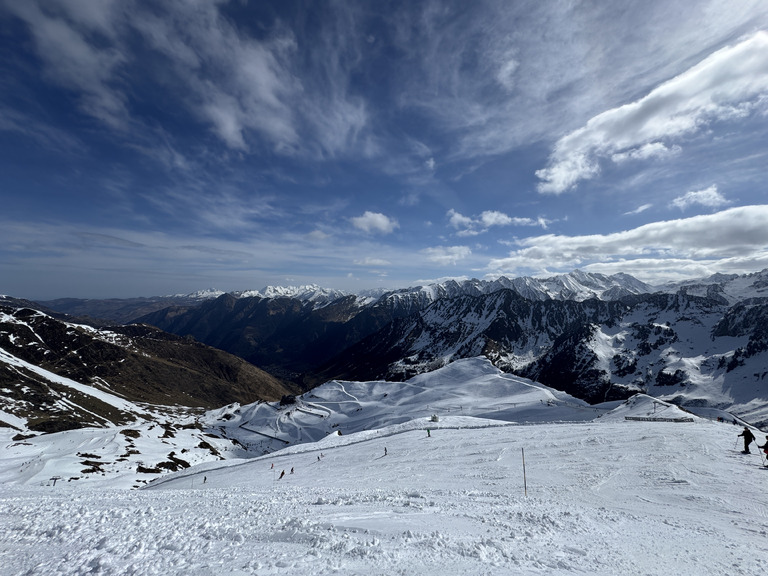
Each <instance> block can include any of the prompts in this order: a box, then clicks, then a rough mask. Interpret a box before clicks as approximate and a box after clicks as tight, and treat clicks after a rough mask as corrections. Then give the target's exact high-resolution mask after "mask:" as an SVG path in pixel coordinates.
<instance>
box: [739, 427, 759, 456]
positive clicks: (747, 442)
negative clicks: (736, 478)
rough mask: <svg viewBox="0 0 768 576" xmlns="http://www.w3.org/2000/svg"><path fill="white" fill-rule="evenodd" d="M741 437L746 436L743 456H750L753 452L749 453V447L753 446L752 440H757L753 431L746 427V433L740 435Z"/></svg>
mask: <svg viewBox="0 0 768 576" xmlns="http://www.w3.org/2000/svg"><path fill="white" fill-rule="evenodd" d="M739 436H744V450H743V451H742V454H750V453H751V452H750V451H749V445H750V444H752V440H754V439H755V435H754V434H752V431H751V430H750V429H749V427H748V426H744V432H742V433H741V434H739Z"/></svg>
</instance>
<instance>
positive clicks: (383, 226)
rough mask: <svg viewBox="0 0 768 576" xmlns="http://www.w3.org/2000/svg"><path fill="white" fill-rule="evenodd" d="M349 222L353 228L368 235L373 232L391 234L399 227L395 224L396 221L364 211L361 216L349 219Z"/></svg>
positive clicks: (376, 213)
mask: <svg viewBox="0 0 768 576" xmlns="http://www.w3.org/2000/svg"><path fill="white" fill-rule="evenodd" d="M350 221H351V222H352V225H353V226H354V227H355V228H357V229H359V230H362V231H363V232H367V233H369V234H372V233H374V232H378V233H381V234H391V233H392V232H393V231H394V230H395V228H398V227H399V226H400V225H399V224H398V223H397V220H394V219H392V218H389V217H388V216H385V215H384V214H381V213H380V212H369V211H366V212H365V214H363V215H362V216H355V217H354V218H350Z"/></svg>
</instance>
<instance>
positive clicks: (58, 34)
mask: <svg viewBox="0 0 768 576" xmlns="http://www.w3.org/2000/svg"><path fill="white" fill-rule="evenodd" d="M0 50H2V55H3V57H2V59H0V201H1V205H2V210H0V292H2V293H5V294H10V295H13V296H17V297H26V298H33V299H48V298H56V297H65V296H72V297H83V298H105V297H129V296H152V295H161V294H172V293H187V292H192V291H194V290H198V289H202V288H208V287H215V288H219V289H222V290H244V289H258V288H261V287H263V286H265V285H268V284H276V285H299V284H308V283H317V284H320V285H322V286H326V287H331V288H337V289H345V290H358V289H364V288H374V287H403V286H412V285H417V284H422V283H425V282H431V281H435V280H439V279H443V278H447V277H476V278H494V277H497V276H499V275H507V276H523V275H533V276H548V275H554V274H558V273H564V272H569V271H571V270H573V269H575V268H580V269H583V270H586V271H591V272H600V273H606V274H610V273H615V272H626V273H629V274H633V275H635V276H637V277H638V278H641V279H643V280H646V281H649V282H659V281H663V280H677V279H683V278H688V277H700V276H706V275H708V274H711V273H715V272H723V273H745V272H752V271H758V270H762V269H764V268H767V267H768V202H766V199H767V198H768V197H767V196H766V176H767V175H768V174H767V173H768V168H767V167H768V2H765V1H763V0H759V1H749V0H740V1H739V2H722V1H719V0H718V1H712V2H705V1H688V0H686V1H677V2H675V1H671V0H661V1H654V0H650V1H644V2H603V1H599V0H595V1H573V2H539V1H531V2H527V1H518V0H515V1H510V0H499V1H477V2H465V1H463V0H461V1H456V2H449V1H442V2H410V1H408V2H386V1H382V2H365V1H346V2H332V1H329V2H298V1H291V0H281V1H275V2H269V1H262V2H246V1H234V0H233V1H230V2H227V1H224V0H219V1H213V0H212V1H209V2H204V1H191V0H190V1H182V0H164V1H163V2H148V1H147V2H145V1H134V0H100V1H98V2H96V1H91V0H67V1H65V0H45V1H43V0H25V1H24V2H18V1H15V0H0Z"/></svg>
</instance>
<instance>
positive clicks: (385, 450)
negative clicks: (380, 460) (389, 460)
mask: <svg viewBox="0 0 768 576" xmlns="http://www.w3.org/2000/svg"><path fill="white" fill-rule="evenodd" d="M386 455H387V449H386V448H384V456H386Z"/></svg>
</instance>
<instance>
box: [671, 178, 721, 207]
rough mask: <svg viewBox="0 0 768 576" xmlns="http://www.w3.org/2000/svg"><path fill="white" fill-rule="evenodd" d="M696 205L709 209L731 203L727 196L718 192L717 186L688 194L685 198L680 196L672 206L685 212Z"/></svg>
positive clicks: (673, 201)
mask: <svg viewBox="0 0 768 576" xmlns="http://www.w3.org/2000/svg"><path fill="white" fill-rule="evenodd" d="M695 204H699V205H701V206H706V207H708V208H719V207H721V206H725V205H726V204H729V202H728V200H726V198H725V196H723V195H722V194H720V192H718V191H717V185H715V184H713V185H712V186H710V187H709V188H706V189H704V190H698V191H691V192H686V193H685V194H684V195H683V196H678V197H677V198H675V199H674V200H672V206H674V207H676V208H680V210H685V209H686V208H689V207H690V206H693V205H695Z"/></svg>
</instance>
